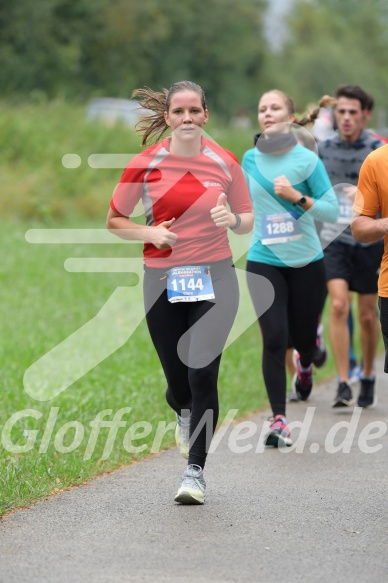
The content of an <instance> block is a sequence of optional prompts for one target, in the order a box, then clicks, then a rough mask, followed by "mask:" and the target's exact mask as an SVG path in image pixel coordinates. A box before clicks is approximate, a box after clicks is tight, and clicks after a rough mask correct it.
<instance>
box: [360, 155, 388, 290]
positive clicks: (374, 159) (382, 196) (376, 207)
mask: <svg viewBox="0 0 388 583" xmlns="http://www.w3.org/2000/svg"><path fill="white" fill-rule="evenodd" d="M353 209H354V210H355V211H356V212H357V213H359V214H361V215H365V216H367V217H376V216H377V215H380V216H381V217H382V218H384V217H388V144H387V145H386V146H381V147H380V148H378V149H377V150H375V151H374V152H371V153H370V154H369V155H368V156H367V157H366V158H365V161H364V163H363V164H362V166H361V170H360V175H359V180H358V191H357V194H356V198H355V201H354V205H353ZM379 296H381V297H383V298H388V235H385V236H384V254H383V258H382V261H381V269H380V275H379Z"/></svg>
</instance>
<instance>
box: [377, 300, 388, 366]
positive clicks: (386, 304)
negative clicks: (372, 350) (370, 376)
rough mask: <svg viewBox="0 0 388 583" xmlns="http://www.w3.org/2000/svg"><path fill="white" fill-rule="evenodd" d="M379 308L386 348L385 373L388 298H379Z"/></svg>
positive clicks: (387, 349) (387, 362)
mask: <svg viewBox="0 0 388 583" xmlns="http://www.w3.org/2000/svg"><path fill="white" fill-rule="evenodd" d="M379 308H380V324H381V333H382V335H383V340H384V348H385V360H384V372H388V298H382V297H381V296H379Z"/></svg>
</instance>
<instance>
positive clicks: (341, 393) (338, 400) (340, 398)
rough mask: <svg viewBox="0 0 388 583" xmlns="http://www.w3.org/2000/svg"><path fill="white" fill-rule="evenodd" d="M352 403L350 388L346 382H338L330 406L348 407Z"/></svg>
mask: <svg viewBox="0 0 388 583" xmlns="http://www.w3.org/2000/svg"><path fill="white" fill-rule="evenodd" d="M352 403H353V395H352V389H351V388H350V387H349V385H348V383H340V384H339V385H338V390H337V394H336V397H335V399H334V401H333V402H332V404H331V406H332V407H349V406H350V405H351V404H352Z"/></svg>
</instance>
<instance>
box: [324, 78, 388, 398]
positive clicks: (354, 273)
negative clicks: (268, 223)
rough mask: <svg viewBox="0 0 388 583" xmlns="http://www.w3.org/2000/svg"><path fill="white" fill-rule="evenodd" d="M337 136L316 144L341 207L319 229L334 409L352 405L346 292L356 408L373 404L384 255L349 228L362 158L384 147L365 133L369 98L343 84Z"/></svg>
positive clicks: (377, 245) (338, 96)
mask: <svg viewBox="0 0 388 583" xmlns="http://www.w3.org/2000/svg"><path fill="white" fill-rule="evenodd" d="M335 96H336V99H337V102H336V106H335V111H334V114H335V120H336V124H337V128H338V130H337V133H336V135H335V136H334V137H333V138H331V139H328V140H325V141H322V142H320V143H319V144H318V150H319V155H320V158H321V159H322V162H323V163H324V165H325V167H326V170H327V172H328V174H329V177H330V180H331V183H332V185H333V187H334V189H335V191H336V194H337V197H338V202H339V205H340V217H339V220H338V222H337V223H336V224H334V225H333V224H326V223H324V224H323V226H322V230H321V233H320V236H321V241H322V246H323V247H325V265H326V272H327V287H328V293H329V296H330V300H331V306H330V321H329V328H330V340H331V345H332V349H333V354H334V358H335V362H336V367H337V372H338V378H339V384H338V388H337V394H336V396H335V398H334V401H333V403H332V405H333V407H344V406H345V407H347V406H349V405H351V404H352V403H353V395H352V390H351V387H350V383H349V346H350V337H349V329H348V323H347V320H348V314H349V308H350V300H349V295H350V294H349V291H353V292H356V293H357V294H358V319H359V324H360V343H361V352H362V363H363V370H362V373H361V380H360V383H361V388H360V393H359V396H358V400H357V404H358V406H360V407H372V406H373V405H374V404H375V376H374V358H375V355H376V349H377V343H378V339H379V322H378V317H377V279H378V270H379V266H380V262H381V257H382V253H383V247H382V244H381V242H377V243H373V244H364V243H357V242H356V241H355V240H354V239H353V237H352V234H351V231H350V227H349V226H348V225H349V224H350V222H351V219H352V205H353V199H354V194H355V191H356V185H357V181H358V174H359V171H360V168H361V165H362V163H363V161H364V159H365V158H366V156H367V155H368V154H369V153H370V152H372V151H373V150H375V149H376V148H378V147H380V146H381V145H383V142H381V141H380V140H378V139H376V138H375V137H373V136H371V135H370V134H369V133H368V132H367V131H366V130H365V129H364V127H365V124H366V120H367V117H368V105H369V99H370V98H369V95H368V94H367V93H366V92H365V91H363V89H361V88H360V87H358V86H357V85H341V86H339V87H338V89H337V91H336V95H335Z"/></svg>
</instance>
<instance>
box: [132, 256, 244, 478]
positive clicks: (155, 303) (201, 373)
mask: <svg viewBox="0 0 388 583" xmlns="http://www.w3.org/2000/svg"><path fill="white" fill-rule="evenodd" d="M211 274H212V281H213V287H214V293H215V299H214V300H206V301H200V302H180V303H175V304H172V303H170V302H169V301H168V299H167V294H166V279H165V277H164V276H165V272H164V271H163V270H161V269H151V268H145V275H144V304H145V310H146V319H147V325H148V329H149V332H150V335H151V339H152V342H153V344H154V346H155V348H156V351H157V353H158V356H159V359H160V362H161V365H162V367H163V371H164V374H165V376H166V380H167V391H166V399H167V402H168V404H169V405H170V407H171V408H172V409H173V410H174V411H176V412H177V413H178V414H181V412H182V411H184V410H187V409H190V410H191V424H190V436H192V435H193V433H194V432H196V429H197V426H198V425H201V423H202V427H201V428H200V429H198V431H199V432H198V435H197V436H196V439H195V441H194V443H191V444H190V452H189V464H197V465H199V466H201V467H202V468H203V467H204V465H205V461H206V456H207V452H208V449H209V446H210V441H211V438H212V437H213V434H214V431H215V428H216V425H217V421H218V411H219V410H218V390H217V381H218V371H219V366H220V361H221V355H222V350H223V348H224V346H225V342H226V340H227V337H228V335H229V332H230V330H231V328H232V325H233V322H234V319H235V317H236V313H237V308H238V301H239V290H238V282H237V276H236V272H235V269H234V266H233V264H232V260H231V259H227V260H224V261H218V262H216V263H213V264H212V265H211ZM203 316H205V317H203Z"/></svg>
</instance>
